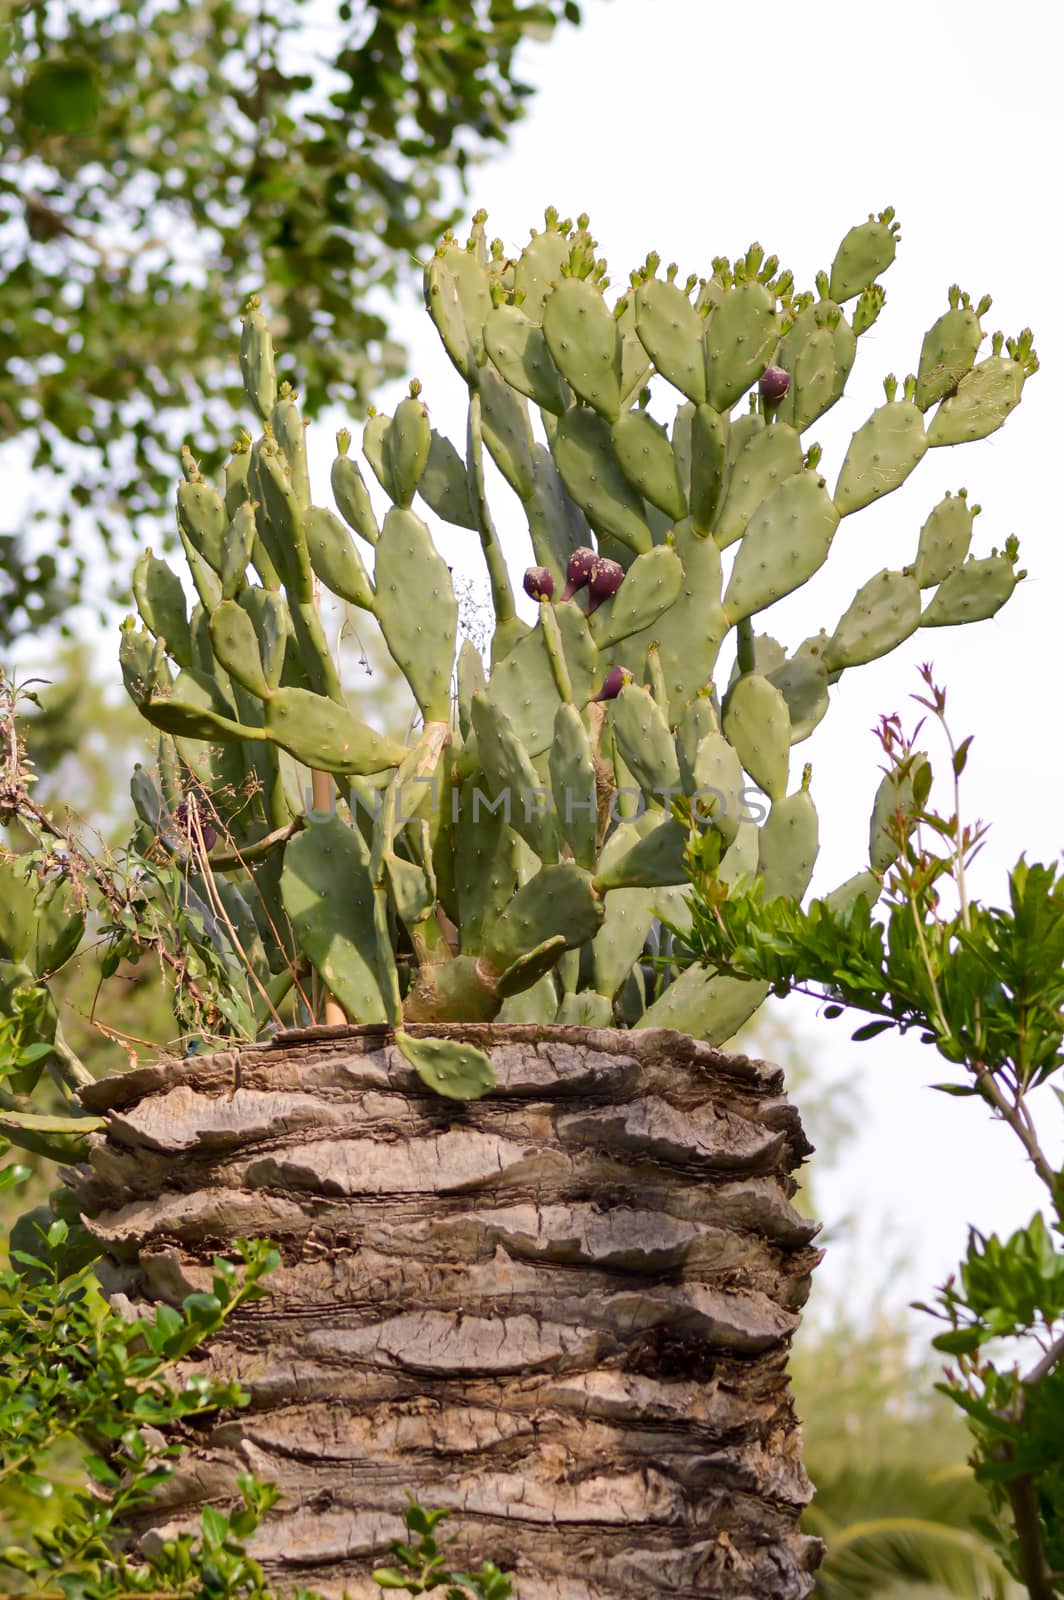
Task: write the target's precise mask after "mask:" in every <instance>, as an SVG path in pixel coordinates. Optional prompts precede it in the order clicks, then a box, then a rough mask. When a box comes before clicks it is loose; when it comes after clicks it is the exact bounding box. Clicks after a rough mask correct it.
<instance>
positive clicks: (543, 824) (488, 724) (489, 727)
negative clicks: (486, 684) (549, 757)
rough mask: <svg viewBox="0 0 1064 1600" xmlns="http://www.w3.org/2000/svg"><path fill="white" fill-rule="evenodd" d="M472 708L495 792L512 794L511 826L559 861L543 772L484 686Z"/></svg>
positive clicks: (483, 761)
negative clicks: (543, 782) (540, 775)
mask: <svg viewBox="0 0 1064 1600" xmlns="http://www.w3.org/2000/svg"><path fill="white" fill-rule="evenodd" d="M470 710H471V716H472V724H473V732H474V733H475V734H476V737H477V751H478V755H479V759H480V763H481V766H482V767H483V769H484V771H485V773H486V774H487V776H488V778H489V780H491V787H492V790H493V793H494V794H500V793H503V792H504V791H505V792H506V793H507V794H508V796H509V818H510V825H511V827H512V828H513V829H514V832H515V833H518V834H520V836H521V838H522V839H524V841H525V843H526V844H527V845H528V846H529V848H530V849H532V850H534V851H535V853H536V855H537V856H538V857H539V858H540V860H541V861H557V859H558V838H557V834H556V832H555V828H554V822H553V820H552V818H551V816H550V811H549V796H548V795H546V794H545V793H543V792H542V789H543V786H542V785H541V783H540V781H539V774H538V773H537V772H536V769H535V768H534V767H533V765H532V761H531V758H530V757H529V754H528V751H527V750H526V749H525V747H524V745H523V744H522V743H521V741H520V740H519V739H518V738H517V736H516V734H515V733H514V730H513V724H512V723H511V721H510V719H509V717H508V716H507V715H506V713H505V712H504V711H500V709H499V707H498V706H497V705H495V704H494V703H493V702H492V701H491V700H490V699H488V697H487V694H486V692H485V691H484V690H483V689H480V690H478V692H477V693H476V694H474V696H473V699H472V704H471V708H470Z"/></svg>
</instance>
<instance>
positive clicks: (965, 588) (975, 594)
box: [920, 556, 1019, 628]
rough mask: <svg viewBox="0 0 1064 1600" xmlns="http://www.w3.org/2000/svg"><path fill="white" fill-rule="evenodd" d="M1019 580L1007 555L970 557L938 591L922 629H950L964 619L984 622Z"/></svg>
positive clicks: (923, 620) (921, 623)
mask: <svg viewBox="0 0 1064 1600" xmlns="http://www.w3.org/2000/svg"><path fill="white" fill-rule="evenodd" d="M1018 582H1019V575H1018V574H1017V572H1016V570H1015V568H1014V566H1013V564H1012V562H1011V561H1010V560H1009V558H1008V557H1007V556H984V557H983V559H982V560H981V561H975V560H968V561H966V562H965V563H964V565H963V566H962V567H958V568H957V571H956V572H951V573H950V575H949V577H948V578H946V579H944V580H943V582H942V583H941V584H940V585H939V587H938V588H937V589H936V590H935V594H934V597H933V599H932V600H931V603H930V605H929V606H928V607H927V610H926V611H925V612H924V614H923V616H922V617H921V618H920V626H921V627H923V628H951V627H954V626H955V625H956V624H958V623H961V622H982V621H984V620H985V618H987V617H992V616H994V615H995V614H996V613H997V612H998V611H1000V610H1001V607H1002V606H1003V605H1004V604H1005V601H1006V600H1007V599H1008V598H1009V596H1010V595H1011V593H1012V591H1013V589H1015V587H1016V585H1017V583H1018Z"/></svg>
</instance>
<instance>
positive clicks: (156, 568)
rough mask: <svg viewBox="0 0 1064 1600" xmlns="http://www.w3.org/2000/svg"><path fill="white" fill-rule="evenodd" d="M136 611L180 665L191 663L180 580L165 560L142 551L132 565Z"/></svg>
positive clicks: (186, 618)
mask: <svg viewBox="0 0 1064 1600" xmlns="http://www.w3.org/2000/svg"><path fill="white" fill-rule="evenodd" d="M133 593H134V595H135V597H136V601H137V610H138V611H139V612H140V614H141V616H142V617H143V618H144V621H145V622H146V623H147V625H148V627H149V628H150V629H151V631H152V633H153V634H154V635H155V637H156V638H157V639H165V640H166V647H167V650H168V651H169V653H170V655H171V656H172V657H173V659H174V660H175V661H176V662H177V664H178V666H179V667H190V666H191V665H192V635H191V634H190V632H189V627H188V613H187V611H186V609H185V591H184V589H183V588H182V587H181V579H180V578H179V577H178V575H177V573H176V572H174V571H173V570H172V568H170V567H169V566H168V565H167V563H166V562H165V561H160V560H158V558H157V557H156V556H154V555H153V554H152V552H151V550H145V552H144V554H143V555H142V556H141V557H140V559H139V561H138V562H137V564H136V566H135V567H134V568H133Z"/></svg>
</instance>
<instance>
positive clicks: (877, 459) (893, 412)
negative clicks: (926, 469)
mask: <svg viewBox="0 0 1064 1600" xmlns="http://www.w3.org/2000/svg"><path fill="white" fill-rule="evenodd" d="M927 447H928V436H927V435H926V434H925V433H924V419H923V416H922V414H921V412H920V408H919V407H918V406H916V405H914V403H913V402H912V401H911V400H893V401H890V400H888V401H887V403H886V405H882V406H879V407H878V409H877V410H875V411H873V413H872V415H871V416H870V417H869V419H868V421H867V422H866V423H864V424H863V425H862V426H861V427H860V428H858V430H857V432H856V433H855V434H854V436H853V438H852V439H851V440H850V448H849V449H848V450H847V452H846V459H845V461H844V462H843V463H842V471H841V472H840V473H839V481H838V483H837V484H836V486H835V504H836V506H837V507H838V509H839V513H840V515H841V516H844V517H845V516H848V515H849V513H850V512H851V511H859V510H860V508H861V507H862V506H867V505H870V504H871V502H872V501H873V500H878V499H880V498H881V496H883V495H885V494H889V493H890V492H891V490H892V489H896V488H897V487H898V486H899V484H902V483H904V482H905V480H906V478H907V477H908V476H909V474H910V472H912V470H913V468H914V467H916V466H917V465H918V464H919V462H920V461H921V460H922V459H923V456H924V453H925V452H926V450H927Z"/></svg>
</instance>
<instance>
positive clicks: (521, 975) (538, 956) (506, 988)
mask: <svg viewBox="0 0 1064 1600" xmlns="http://www.w3.org/2000/svg"><path fill="white" fill-rule="evenodd" d="M564 951H565V939H564V938H563V936H562V935H561V934H560V933H556V934H555V935H554V937H553V938H552V939H544V941H543V943H542V944H538V945H537V946H536V948H535V949H534V950H529V951H528V953H527V954H526V955H523V956H518V958H517V960H516V961H514V962H513V963H512V964H511V965H510V966H508V967H507V969H506V971H505V972H504V973H503V974H502V976H501V977H500V978H499V979H498V981H497V982H496V985H495V992H496V994H497V995H499V997H500V998H501V999H503V1000H508V999H509V998H510V996H511V995H515V994H521V993H523V991H524V990H526V989H531V988H532V987H533V985H535V984H537V983H539V981H540V979H541V978H543V977H544V976H545V975H546V974H547V973H548V972H551V971H553V969H554V968H555V967H556V966H557V964H558V958H559V956H561V955H562V954H563V952H564ZM555 1005H557V995H555ZM551 1020H552V1021H553V1017H552V1018H551Z"/></svg>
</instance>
